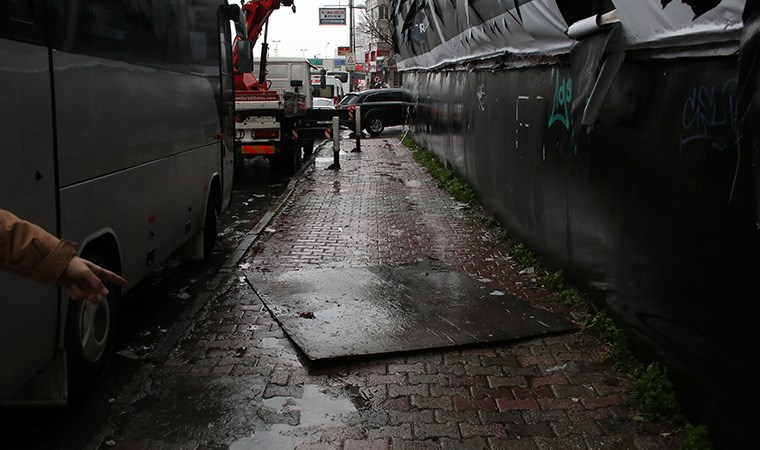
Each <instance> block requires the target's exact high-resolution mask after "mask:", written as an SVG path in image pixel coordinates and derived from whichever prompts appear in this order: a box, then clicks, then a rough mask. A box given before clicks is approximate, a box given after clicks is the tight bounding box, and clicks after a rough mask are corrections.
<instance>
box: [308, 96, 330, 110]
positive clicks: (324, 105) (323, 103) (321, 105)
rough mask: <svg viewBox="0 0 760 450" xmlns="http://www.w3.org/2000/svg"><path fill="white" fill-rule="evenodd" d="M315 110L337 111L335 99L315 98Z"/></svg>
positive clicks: (313, 103)
mask: <svg viewBox="0 0 760 450" xmlns="http://www.w3.org/2000/svg"><path fill="white" fill-rule="evenodd" d="M312 105H313V107H314V109H335V103H334V102H333V99H331V98H326V97H314V98H313V99H312Z"/></svg>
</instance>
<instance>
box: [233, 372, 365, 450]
mask: <svg viewBox="0 0 760 450" xmlns="http://www.w3.org/2000/svg"><path fill="white" fill-rule="evenodd" d="M327 389H329V388H327V387H324V386H317V385H313V384H307V385H304V387H303V398H292V397H273V398H270V399H265V400H263V403H264V406H265V407H266V408H269V409H271V410H273V411H275V412H277V413H278V414H282V415H288V414H291V413H294V412H295V413H296V414H297V415H298V417H299V420H298V425H295V426H292V425H285V424H277V425H273V426H272V428H271V430H269V431H262V432H256V433H254V434H253V436H250V437H247V438H243V439H238V440H237V441H235V442H233V443H232V444H231V445H230V449H232V450H252V449H262V448H266V449H273V450H277V449H289V450H290V449H293V448H295V447H297V446H299V445H303V444H307V443H316V442H319V440H320V438H321V437H322V432H323V431H324V430H326V429H330V428H333V429H334V428H339V427H344V426H347V423H346V421H347V420H348V418H349V416H350V415H351V414H354V413H356V412H357V409H356V407H355V406H354V404H353V403H352V401H351V399H349V398H335V397H331V396H329V395H327V394H325V393H324V391H325V390H327Z"/></svg>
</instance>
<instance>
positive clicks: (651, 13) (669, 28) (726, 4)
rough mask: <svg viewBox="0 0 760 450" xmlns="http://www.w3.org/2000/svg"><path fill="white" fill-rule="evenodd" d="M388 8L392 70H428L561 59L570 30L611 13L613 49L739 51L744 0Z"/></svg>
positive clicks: (424, 0)
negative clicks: (497, 60) (725, 47)
mask: <svg viewBox="0 0 760 450" xmlns="http://www.w3.org/2000/svg"><path fill="white" fill-rule="evenodd" d="M393 8H394V15H393V17H394V18H395V19H394V26H395V34H396V39H397V44H398V45H397V53H398V54H399V58H398V59H399V62H398V67H399V69H400V70H412V69H422V70H430V69H436V68H441V67H445V66H449V65H456V64H463V63H467V62H469V61H474V60H483V59H487V58H491V57H502V56H510V55H515V56H530V55H541V56H554V55H560V54H566V53H569V51H570V49H571V48H572V47H573V45H574V44H575V42H576V41H577V40H578V39H579V37H578V36H577V35H573V34H572V33H570V34H571V36H572V37H570V36H568V33H567V31H568V28H569V27H570V26H572V25H573V24H577V23H579V22H581V21H582V20H583V19H587V18H589V17H596V16H601V15H602V14H605V13H609V12H610V11H613V10H615V12H616V14H614V15H615V16H616V20H617V18H619V21H620V23H621V27H620V32H619V33H618V34H617V35H616V37H615V39H614V42H613V43H612V45H613V46H615V47H617V48H622V49H627V48H630V49H637V48H668V47H674V48H679V47H685V46H695V45H702V44H705V43H715V42H723V43H725V42H736V44H737V45H738V38H739V33H740V32H741V28H742V13H743V11H744V8H745V0H722V1H721V0H611V1H607V2H599V1H592V0H586V1H583V0H495V1H494V0H490V1H485V0H394V2H393ZM593 22H594V21H593V20H592V21H591V23H592V24H593ZM600 28H602V26H600ZM590 31H592V32H593V26H592V27H591V29H590Z"/></svg>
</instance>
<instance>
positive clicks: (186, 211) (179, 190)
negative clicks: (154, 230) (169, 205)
mask: <svg viewBox="0 0 760 450" xmlns="http://www.w3.org/2000/svg"><path fill="white" fill-rule="evenodd" d="M218 164H219V145H218V144H216V145H209V146H207V147H203V148H199V149H196V150H193V151H190V152H185V153H182V154H181V155H177V156H176V157H175V158H174V167H175V169H176V170H175V177H174V178H175V179H174V197H175V202H174V213H173V216H174V217H177V218H184V220H183V221H182V223H181V225H182V227H183V228H182V236H184V238H185V239H189V238H190V237H191V236H192V235H193V234H195V233H199V232H200V231H201V230H202V229H203V221H204V219H205V217H204V216H203V213H204V211H205V207H206V204H205V202H206V199H207V197H208V194H209V192H210V189H211V185H210V182H211V178H212V176H213V172H212V171H211V170H209V168H211V167H215V166H216V165H218ZM220 181H221V180H220ZM212 206H213V203H212ZM188 224H190V225H189V226H188Z"/></svg>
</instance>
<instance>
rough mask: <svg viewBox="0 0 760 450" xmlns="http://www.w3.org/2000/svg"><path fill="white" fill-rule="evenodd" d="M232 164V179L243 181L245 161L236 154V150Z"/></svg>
mask: <svg viewBox="0 0 760 450" xmlns="http://www.w3.org/2000/svg"><path fill="white" fill-rule="evenodd" d="M232 164H233V165H232V172H233V175H232V176H233V178H235V179H238V180H243V179H245V159H243V156H242V155H239V154H238V153H237V150H235V156H234V159H233V163H232Z"/></svg>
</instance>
